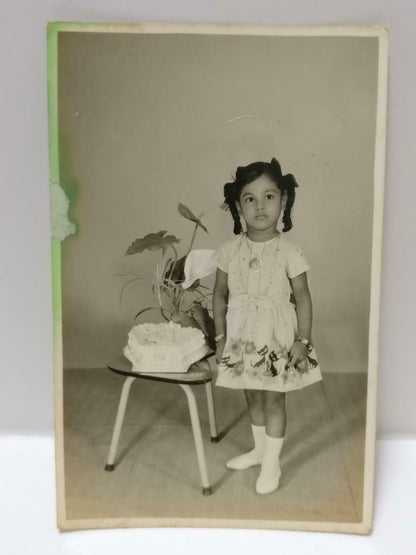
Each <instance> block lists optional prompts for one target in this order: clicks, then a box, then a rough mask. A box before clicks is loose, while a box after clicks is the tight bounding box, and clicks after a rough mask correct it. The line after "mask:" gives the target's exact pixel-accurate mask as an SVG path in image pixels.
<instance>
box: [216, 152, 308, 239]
mask: <svg viewBox="0 0 416 555" xmlns="http://www.w3.org/2000/svg"><path fill="white" fill-rule="evenodd" d="M262 175H267V176H268V177H270V179H271V180H272V181H274V183H276V185H277V188H278V189H279V190H280V191H281V193H282V195H283V194H286V206H285V209H284V212H283V224H284V227H283V231H289V230H290V229H292V218H291V210H292V207H293V203H294V202H295V187H298V184H297V183H296V180H295V178H294V177H293V175H292V174H291V173H288V174H286V175H282V170H281V168H280V164H279V162H278V161H277V160H276V158H272V160H271V162H253V163H252V164H249V165H248V166H239V167H238V168H237V171H236V174H235V178H234V181H232V182H231V183H226V184H225V185H224V202H225V203H226V204H228V206H229V208H230V212H231V215H232V217H233V220H234V234H235V235H238V234H239V233H241V232H242V231H243V228H242V226H241V221H240V216H239V214H238V210H237V201H238V200H239V199H240V194H241V190H242V188H243V187H244V185H247V184H248V183H251V182H252V181H254V180H255V179H257V178H258V177H260V176H262Z"/></svg>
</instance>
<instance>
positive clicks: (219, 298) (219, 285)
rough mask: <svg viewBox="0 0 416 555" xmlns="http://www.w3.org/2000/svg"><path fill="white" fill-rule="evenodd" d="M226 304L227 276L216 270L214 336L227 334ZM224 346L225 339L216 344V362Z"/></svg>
mask: <svg viewBox="0 0 416 555" xmlns="http://www.w3.org/2000/svg"><path fill="white" fill-rule="evenodd" d="M227 302H228V274H227V273H226V272H223V271H222V270H220V269H219V268H217V273H216V276H215V285H214V292H213V296H212V308H213V312H214V323H215V334H216V335H220V334H222V333H224V334H226V333H227V324H226V318H225V316H226V314H227ZM224 346H225V338H223V339H220V341H218V342H217V356H216V359H217V362H219V359H220V358H221V355H222V352H223V350H224Z"/></svg>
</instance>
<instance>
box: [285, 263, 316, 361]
mask: <svg viewBox="0 0 416 555" xmlns="http://www.w3.org/2000/svg"><path fill="white" fill-rule="evenodd" d="M290 281H291V285H292V290H293V295H294V297H295V302H296V315H297V320H298V335H300V336H301V337H305V338H306V339H308V340H309V341H311V337H312V335H311V334H312V299H311V294H310V291H309V287H308V280H307V277H306V272H303V273H302V274H299V275H297V276H295V277H294V278H292V279H291V280H290ZM307 352H308V350H307V347H306V345H304V344H303V343H301V342H300V341H296V342H295V343H294V344H293V345H292V348H291V350H290V353H291V355H292V360H291V362H292V364H293V365H295V364H297V363H298V362H302V361H303V360H305V358H306V355H307Z"/></svg>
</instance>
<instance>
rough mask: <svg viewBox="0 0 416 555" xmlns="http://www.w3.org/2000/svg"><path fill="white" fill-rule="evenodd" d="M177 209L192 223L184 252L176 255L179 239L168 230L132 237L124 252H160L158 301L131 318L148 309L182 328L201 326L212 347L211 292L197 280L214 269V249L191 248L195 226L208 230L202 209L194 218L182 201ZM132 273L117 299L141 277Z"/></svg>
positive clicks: (156, 276) (155, 289)
mask: <svg viewBox="0 0 416 555" xmlns="http://www.w3.org/2000/svg"><path fill="white" fill-rule="evenodd" d="M178 211H179V213H180V214H181V216H183V217H184V218H186V219H187V220H189V221H191V222H193V224H194V230H193V234H192V237H191V240H190V243H189V246H188V249H187V251H186V253H185V255H183V256H179V254H178V251H177V249H176V247H175V245H177V244H178V243H179V242H180V240H179V239H178V238H177V237H175V236H174V235H166V233H167V232H166V231H164V230H163V231H158V232H156V233H148V234H147V235H145V236H144V237H141V238H139V239H135V240H134V241H133V242H132V243H131V245H130V246H129V247H128V249H127V251H126V255H135V254H140V253H142V252H144V251H145V250H150V251H160V257H159V261H158V262H157V264H156V268H155V271H154V278H153V281H152V292H153V294H154V295H155V297H156V299H157V301H158V306H148V307H146V308H141V309H140V310H139V311H138V312H137V314H136V315H135V317H134V319H137V318H138V317H139V316H141V315H142V314H143V313H145V312H147V311H149V310H154V309H157V310H160V313H161V315H162V317H163V318H164V319H165V320H166V321H172V322H175V323H178V324H180V325H181V326H184V327H197V328H200V329H201V330H202V331H203V333H204V334H205V336H206V338H207V342H208V344H209V346H210V347H211V348H212V349H213V348H214V346H215V342H214V336H215V327H214V321H213V319H212V317H211V316H210V314H209V310H208V304H209V299H210V297H211V296H212V293H211V292H209V290H208V288H207V287H205V286H204V285H202V284H201V283H200V279H201V278H202V277H205V276H207V275H209V274H210V273H212V272H213V271H215V267H216V262H215V251H213V250H205V249H203V250H192V247H193V245H194V242H195V238H196V234H197V232H198V229H202V230H203V231H204V232H205V233H208V230H207V228H206V227H205V226H204V224H203V223H202V222H201V218H202V216H203V214H204V212H202V213H201V214H200V216H199V217H197V216H195V215H194V214H193V212H192V211H191V210H190V209H189V208H188V207H187V206H185V205H183V204H179V205H178ZM121 275H126V274H121ZM131 275H134V276H135V277H133V278H132V279H130V280H129V281H127V282H126V283H125V284H124V286H123V288H122V290H121V293H120V299H121V296H122V294H123V291H124V290H125V288H126V287H127V285H129V284H130V283H132V282H133V281H136V280H139V279H142V278H141V277H140V276H138V275H137V274H131Z"/></svg>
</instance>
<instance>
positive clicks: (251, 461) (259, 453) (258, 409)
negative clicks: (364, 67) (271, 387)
mask: <svg viewBox="0 0 416 555" xmlns="http://www.w3.org/2000/svg"><path fill="white" fill-rule="evenodd" d="M244 393H245V396H246V400H247V405H248V412H249V416H250V424H251V431H252V434H253V439H254V448H253V449H252V450H251V451H249V452H248V453H244V454H243V455H239V456H238V457H234V459H231V460H230V461H228V462H227V468H231V469H233V470H245V469H246V468H250V467H251V466H255V465H258V464H261V461H262V459H263V452H264V440H265V435H266V427H265V415H264V391H258V390H253V389H245V390H244Z"/></svg>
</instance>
